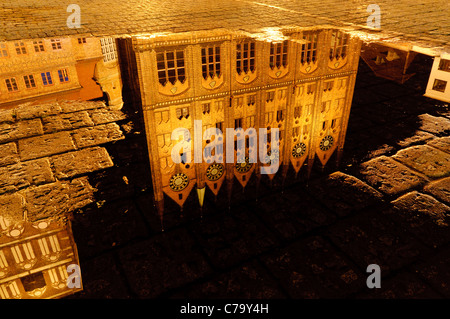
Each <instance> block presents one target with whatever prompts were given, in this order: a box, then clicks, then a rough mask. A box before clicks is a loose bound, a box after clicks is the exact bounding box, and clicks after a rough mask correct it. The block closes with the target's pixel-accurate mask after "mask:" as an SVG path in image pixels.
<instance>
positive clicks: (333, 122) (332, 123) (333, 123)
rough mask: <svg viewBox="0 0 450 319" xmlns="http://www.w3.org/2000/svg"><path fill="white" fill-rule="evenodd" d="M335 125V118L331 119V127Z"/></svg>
mask: <svg viewBox="0 0 450 319" xmlns="http://www.w3.org/2000/svg"><path fill="white" fill-rule="evenodd" d="M335 127H336V119H333V120H331V128H335Z"/></svg>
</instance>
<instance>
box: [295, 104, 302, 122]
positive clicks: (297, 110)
mask: <svg viewBox="0 0 450 319" xmlns="http://www.w3.org/2000/svg"><path fill="white" fill-rule="evenodd" d="M301 116H302V107H301V106H296V107H295V108H294V117H295V118H296V119H298V118H299V117H301Z"/></svg>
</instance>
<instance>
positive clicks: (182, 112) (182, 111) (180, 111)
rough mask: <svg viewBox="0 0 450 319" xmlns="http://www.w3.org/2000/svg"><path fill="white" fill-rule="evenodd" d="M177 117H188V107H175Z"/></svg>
mask: <svg viewBox="0 0 450 319" xmlns="http://www.w3.org/2000/svg"><path fill="white" fill-rule="evenodd" d="M176 113H177V118H178V119H179V120H181V119H182V118H185V119H187V118H188V117H189V108H187V107H179V108H177V109H176Z"/></svg>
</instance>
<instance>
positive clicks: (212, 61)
mask: <svg viewBox="0 0 450 319" xmlns="http://www.w3.org/2000/svg"><path fill="white" fill-rule="evenodd" d="M318 39H319V37H318V33H317V32H307V33H304V34H303V42H304V43H302V46H301V54H300V61H301V63H302V64H305V63H307V64H309V63H315V62H316V61H317V47H318ZM348 43H349V35H348V34H345V33H343V32H340V31H334V32H333V33H332V38H331V46H330V59H335V58H337V59H339V58H342V59H343V58H345V56H346V55H347V51H348ZM288 45H289V43H288V41H287V40H285V41H283V42H280V43H271V44H270V55H269V66H270V68H271V69H274V68H275V67H276V68H280V67H287V65H288ZM255 47H256V43H255V42H254V41H251V40H248V41H244V42H242V43H238V44H236V72H237V73H238V74H242V73H249V72H254V71H255V69H256V64H255V63H256V57H255ZM201 59H202V60H201V61H202V76H203V78H204V79H205V80H206V79H207V78H208V77H210V78H213V77H214V76H217V77H220V75H221V71H222V70H221V48H220V45H214V46H210V47H204V48H202V49H201ZM156 62H157V70H158V80H159V83H161V85H163V86H164V85H166V84H167V83H168V82H170V83H171V84H172V85H174V84H175V82H176V81H177V80H178V81H179V82H181V83H183V82H184V81H185V79H186V71H185V61H184V51H183V50H173V51H163V52H158V53H157V54H156Z"/></svg>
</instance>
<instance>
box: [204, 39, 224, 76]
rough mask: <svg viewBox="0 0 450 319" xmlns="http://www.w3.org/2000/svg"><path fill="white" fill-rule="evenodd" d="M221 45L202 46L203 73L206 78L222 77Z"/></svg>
mask: <svg viewBox="0 0 450 319" xmlns="http://www.w3.org/2000/svg"><path fill="white" fill-rule="evenodd" d="M220 74H221V70H220V45H217V46H211V47H206V48H202V75H203V78H204V79H205V80H206V79H207V78H208V76H209V77H210V78H214V76H217V77H220Z"/></svg>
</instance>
